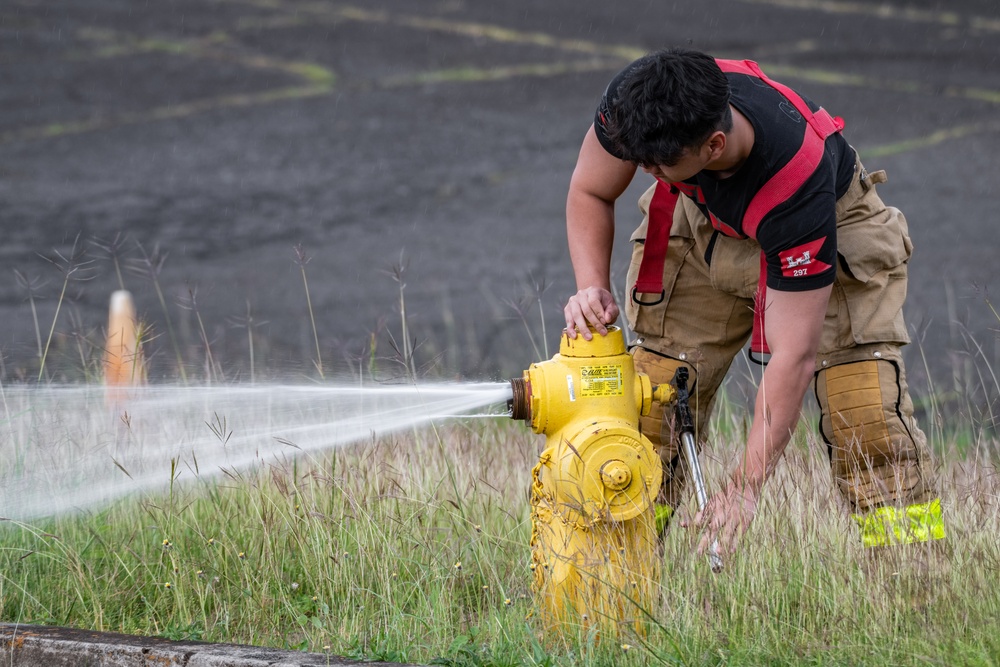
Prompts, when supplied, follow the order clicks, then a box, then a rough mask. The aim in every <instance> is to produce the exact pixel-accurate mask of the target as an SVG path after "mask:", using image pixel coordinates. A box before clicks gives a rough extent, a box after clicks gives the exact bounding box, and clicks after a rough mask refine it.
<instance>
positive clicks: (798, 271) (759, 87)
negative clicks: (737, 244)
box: [594, 69, 855, 292]
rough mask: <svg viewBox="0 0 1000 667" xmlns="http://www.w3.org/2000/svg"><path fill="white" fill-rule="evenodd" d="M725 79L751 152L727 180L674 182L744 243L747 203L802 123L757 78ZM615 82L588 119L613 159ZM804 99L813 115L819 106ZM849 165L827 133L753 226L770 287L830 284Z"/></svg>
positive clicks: (794, 148)
mask: <svg viewBox="0 0 1000 667" xmlns="http://www.w3.org/2000/svg"><path fill="white" fill-rule="evenodd" d="M625 71H627V69H626V70H625ZM726 77H727V78H728V79H729V88H730V103H731V104H732V106H734V107H735V108H736V109H738V110H739V111H740V113H742V114H743V115H744V116H746V117H747V119H748V120H749V121H750V123H751V124H752V125H753V128H754V145H753V148H752V149H751V151H750V155H749V156H748V157H747V159H746V162H744V163H743V165H742V166H740V168H739V170H738V171H737V172H736V173H735V174H733V175H731V176H729V177H728V178H723V179H719V178H716V177H715V176H714V174H713V173H712V172H710V171H703V172H701V173H699V174H697V175H696V176H694V177H693V178H691V179H688V180H687V181H685V182H684V183H683V184H677V185H678V186H679V187H680V189H681V191H682V192H683V193H684V194H685V195H687V196H689V197H690V198H691V199H692V200H693V201H694V202H695V203H696V204H697V205H698V207H699V208H700V209H701V211H702V213H704V214H705V216H706V217H707V218H708V219H709V220H710V221H711V222H712V225H713V226H714V227H715V229H716V230H718V232H721V233H725V234H727V235H729V236H736V237H740V238H746V234H745V233H744V232H743V218H744V215H745V214H746V210H747V206H748V205H749V204H750V201H751V200H752V199H753V197H754V195H756V194H757V192H758V191H759V190H760V189H761V188H762V187H763V186H764V184H765V183H767V182H768V181H769V180H770V179H771V177H772V176H774V175H775V174H776V173H777V172H778V171H779V170H780V169H781V168H782V167H783V166H785V164H786V163H787V162H788V161H789V160H790V159H791V158H792V157H793V156H794V155H795V154H796V152H798V150H799V147H801V145H802V138H803V136H804V133H805V132H806V131H807V128H808V123H807V122H806V120H805V119H804V118H802V115H801V114H799V112H798V111H796V110H795V108H794V107H793V106H792V105H791V103H790V102H789V101H788V100H787V99H785V97H784V95H782V94H781V93H779V92H778V91H777V90H775V89H774V88H772V87H771V86H770V85H768V84H767V83H766V82H764V81H762V80H761V79H759V78H757V77H754V76H749V75H746V74H741V73H727V74H726ZM621 79H622V76H621V74H620V75H619V76H617V77H616V78H615V79H614V80H612V82H611V85H609V86H608V90H607V91H605V93H604V99H602V101H601V105H600V106H599V107H598V111H597V115H596V117H595V120H594V129H595V130H596V132H597V137H598V139H599V140H600V141H601V145H602V146H604V148H605V150H607V151H608V152H609V153H611V154H612V155H616V150H615V147H614V145H613V143H612V142H611V140H610V139H609V138H608V137H607V134H606V133H605V131H604V118H603V115H602V114H603V110H606V109H607V108H608V103H607V100H608V97H609V96H610V97H612V98H613V97H614V93H615V92H616V87H617V85H618V82H620V81H621ZM803 99H804V100H805V101H806V103H807V104H808V105H809V107H810V108H811V109H813V110H814V111H815V110H816V109H818V108H819V107H818V106H816V105H815V104H813V103H812V102H811V101H810V100H808V99H806V98H803ZM810 131H811V130H810ZM619 157H620V156H619ZM854 166H855V155H854V150H853V149H852V148H851V147H850V145H849V144H848V143H847V141H846V140H845V139H844V138H843V137H842V136H841V134H840V133H839V132H837V133H834V134H832V135H830V136H829V137H828V138H827V139H826V144H825V152H824V155H823V158H822V160H821V161H820V164H819V166H818V167H817V168H816V170H815V171H814V172H813V174H812V175H811V176H810V177H809V178H808V179H807V180H806V182H805V183H804V184H803V185H802V187H800V188H799V189H798V191H797V192H796V193H795V194H794V195H792V197H790V198H789V199H788V200H786V201H784V202H782V203H780V204H778V205H777V206H776V207H775V208H774V209H772V210H771V211H770V212H769V213H768V214H767V215H766V216H765V217H764V218H763V219H762V220H761V221H760V224H759V225H758V227H757V233H756V238H757V241H758V242H759V243H760V246H761V249H762V250H763V251H764V255H765V257H766V258H767V286H768V287H769V288H772V289H777V290H783V291H788V292H798V291H805V290H812V289H818V288H820V287H825V286H827V285H830V284H832V283H833V281H834V278H835V277H836V258H837V217H836V204H837V199H838V198H839V197H840V196H841V195H843V194H844V193H845V192H846V191H847V188H848V187H849V186H850V184H851V180H852V178H853V176H854ZM713 240H714V238H713ZM713 246H714V243H713V244H710V246H709V250H708V253H707V254H708V256H707V257H706V260H707V261H709V262H710V261H711V249H712V247H713Z"/></svg>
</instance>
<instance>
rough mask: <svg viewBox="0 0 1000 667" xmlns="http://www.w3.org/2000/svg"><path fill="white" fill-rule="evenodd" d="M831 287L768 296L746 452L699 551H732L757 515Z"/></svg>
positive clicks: (807, 375) (704, 519)
mask: <svg viewBox="0 0 1000 667" xmlns="http://www.w3.org/2000/svg"><path fill="white" fill-rule="evenodd" d="M831 290H832V287H824V288H822V289H817V290H810V291H806V292H780V291H777V290H768V291H767V304H766V310H765V317H764V330H765V334H766V336H767V342H768V346H769V347H770V349H771V358H770V360H769V361H768V364H767V368H766V369H765V371H764V375H763V378H762V379H761V383H760V387H759V388H758V389H757V399H756V401H755V404H754V418H753V425H752V426H751V428H750V435H749V437H748V439H747V444H746V450H745V451H744V455H743V458H742V459H741V460H740V463H739V465H738V466H737V468H736V470H735V471H734V472H733V474H732V481H731V482H730V484H729V487H728V488H727V489H726V490H724V491H722V492H720V493H718V494H716V495H715V496H714V497H713V498H712V501H711V502H710V504H709V507H708V508H707V509H706V512H705V516H700V515H699V516H698V517H696V523H698V524H701V525H705V524H707V528H708V530H707V531H706V534H705V535H703V536H702V540H701V542H700V544H699V550H700V551H704V550H705V549H707V548H708V545H710V544H711V543H712V540H713V539H714V538H716V537H717V538H718V540H719V545H720V547H721V548H722V549H723V550H724V551H732V550H733V548H734V547H735V545H736V541H737V540H738V539H739V537H740V535H741V534H742V533H743V531H744V530H746V528H747V526H749V524H750V521H751V520H752V519H753V515H754V513H755V512H756V506H757V499H758V497H759V494H760V490H761V487H762V486H763V484H764V482H765V481H766V480H767V478H768V477H770V475H771V473H772V472H773V471H774V468H775V466H776V465H777V464H778V461H779V460H780V459H781V455H782V454H783V453H784V451H785V447H786V446H787V445H788V441H789V440H790V439H791V436H792V432H793V431H794V430H795V427H796V425H797V424H798V420H799V414H800V412H801V409H802V398H803V396H804V395H805V392H806V389H808V387H809V383H810V382H811V381H812V377H813V374H814V372H815V370H816V352H817V350H818V349H819V340H820V334H821V333H822V329H823V320H824V317H825V315H826V308H827V303H828V302H829V300H830V292H831Z"/></svg>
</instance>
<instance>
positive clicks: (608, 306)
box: [563, 287, 618, 340]
mask: <svg viewBox="0 0 1000 667" xmlns="http://www.w3.org/2000/svg"><path fill="white" fill-rule="evenodd" d="M563 315H565V317H566V333H567V334H569V337H570V338H576V334H577V332H579V333H580V334H581V335H582V336H583V338H584V340H590V339H591V338H592V337H593V335H592V334H591V333H590V327H591V326H593V327H594V329H595V330H596V331H597V333H599V334H601V335H602V336H606V335H607V333H608V325H609V324H614V322H615V321H616V320H617V319H618V304H617V303H615V298H614V297H613V296H612V295H611V292H609V291H608V290H606V289H604V288H603V287H585V288H584V289H581V290H580V291H578V292H577V293H576V294H574V295H573V296H571V297H570V298H569V301H568V302H567V303H566V307H565V308H564V309H563Z"/></svg>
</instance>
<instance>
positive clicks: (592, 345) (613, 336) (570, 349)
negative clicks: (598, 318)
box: [559, 326, 627, 357]
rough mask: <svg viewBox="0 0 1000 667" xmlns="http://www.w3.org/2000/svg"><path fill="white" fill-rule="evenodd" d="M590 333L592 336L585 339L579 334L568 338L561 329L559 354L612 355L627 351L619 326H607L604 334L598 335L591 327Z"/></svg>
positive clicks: (577, 355)
mask: <svg viewBox="0 0 1000 667" xmlns="http://www.w3.org/2000/svg"><path fill="white" fill-rule="evenodd" d="M591 333H593V337H592V338H591V339H590V340H586V339H584V337H583V336H580V335H577V337H576V338H570V337H569V335H567V333H566V331H565V330H563V335H562V340H560V341H559V354H561V355H562V356H564V357H614V356H617V355H619V354H625V353H626V352H627V350H626V349H625V337H624V336H622V330H621V327H616V326H610V327H608V334H607V335H606V336H602V335H600V334H599V333H597V332H596V331H594V330H593V329H591Z"/></svg>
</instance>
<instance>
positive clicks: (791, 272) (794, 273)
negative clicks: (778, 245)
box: [778, 236, 830, 278]
mask: <svg viewBox="0 0 1000 667" xmlns="http://www.w3.org/2000/svg"><path fill="white" fill-rule="evenodd" d="M825 241H826V237H825V236H824V237H823V238H819V239H816V240H815V241H810V242H809V243H803V244H802V245H800V246H795V247H794V248H790V249H788V250H783V251H781V252H779V253H778V257H780V258H781V275H783V276H784V277H786V278H802V277H805V276H815V275H817V274H820V273H823V272H824V271H826V270H827V269H829V268H830V265H829V264H827V263H826V262H821V261H819V260H818V259H817V258H816V255H818V254H819V250H820V248H822V247H823V243H824V242H825Z"/></svg>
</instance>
